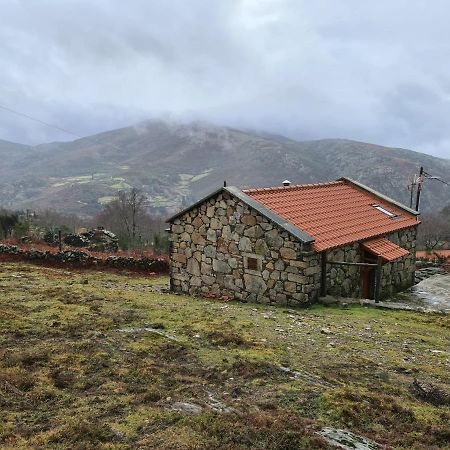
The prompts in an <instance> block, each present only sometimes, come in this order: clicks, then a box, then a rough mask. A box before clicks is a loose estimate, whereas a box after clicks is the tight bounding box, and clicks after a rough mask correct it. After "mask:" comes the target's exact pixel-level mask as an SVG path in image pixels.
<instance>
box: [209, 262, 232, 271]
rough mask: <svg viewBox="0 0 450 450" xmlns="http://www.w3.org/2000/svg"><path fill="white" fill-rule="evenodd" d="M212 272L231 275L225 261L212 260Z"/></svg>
mask: <svg viewBox="0 0 450 450" xmlns="http://www.w3.org/2000/svg"><path fill="white" fill-rule="evenodd" d="M213 270H214V271H215V272H219V273H231V267H230V266H229V265H228V263H227V262H225V261H219V260H218V259H213Z"/></svg>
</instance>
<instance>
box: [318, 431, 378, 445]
mask: <svg viewBox="0 0 450 450" xmlns="http://www.w3.org/2000/svg"><path fill="white" fill-rule="evenodd" d="M317 434H319V435H320V436H322V437H323V438H324V439H325V440H326V441H327V442H328V443H330V444H331V445H333V446H336V447H338V448H340V449H344V450H379V449H380V450H381V448H382V446H381V445H379V444H377V443H376V442H374V441H371V440H370V439H367V438H365V437H363V436H358V435H357V434H354V433H351V432H350V431H346V430H340V429H338V428H331V427H325V428H323V429H322V430H321V431H319V432H318V433H317Z"/></svg>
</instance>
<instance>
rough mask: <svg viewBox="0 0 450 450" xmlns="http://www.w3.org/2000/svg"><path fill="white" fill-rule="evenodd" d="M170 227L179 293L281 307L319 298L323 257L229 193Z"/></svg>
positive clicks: (174, 285)
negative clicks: (212, 295)
mask: <svg viewBox="0 0 450 450" xmlns="http://www.w3.org/2000/svg"><path fill="white" fill-rule="evenodd" d="M170 226H171V229H170V231H171V233H170V236H171V283H172V286H171V288H172V290H174V291H176V292H184V293H189V294H191V295H207V294H209V293H212V294H214V295H217V296H228V297H231V298H235V299H239V300H244V301H253V302H261V303H277V304H280V305H301V304H309V303H312V302H314V301H315V300H316V299H317V298H318V295H319V290H320V272H321V269H320V255H319V254H317V253H316V252H313V251H312V250H311V248H310V247H307V246H306V245H305V244H302V243H301V242H299V241H298V240H297V239H296V238H295V237H293V236H291V235H290V234H289V233H288V232H287V231H285V230H283V229H281V228H280V227H278V226H277V225H276V224H274V223H273V222H271V221H270V220H269V219H267V218H266V217H264V216H263V215H261V214H260V213H259V212H257V211H256V210H253V209H252V208H251V207H250V206H248V205H247V204H245V203H244V202H242V201H241V200H239V199H237V198H235V197H234V196H232V195H231V194H229V193H228V192H222V193H219V194H217V195H216V196H215V197H213V198H210V199H209V200H207V201H205V202H203V203H202V204H200V205H198V206H197V207H195V208H193V209H191V210H190V211H187V212H186V213H184V214H183V215H182V216H180V217H178V218H176V219H175V220H174V221H173V223H171V224H170ZM255 260H256V261H255ZM250 261H251V262H252V263H253V264H256V266H252V265H251V264H250Z"/></svg>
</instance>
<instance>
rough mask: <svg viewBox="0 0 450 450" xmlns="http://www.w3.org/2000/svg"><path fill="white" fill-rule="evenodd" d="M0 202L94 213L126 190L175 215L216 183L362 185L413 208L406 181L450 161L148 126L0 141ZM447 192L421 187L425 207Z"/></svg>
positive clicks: (188, 126) (198, 125) (340, 144)
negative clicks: (62, 138) (30, 142)
mask: <svg viewBox="0 0 450 450" xmlns="http://www.w3.org/2000/svg"><path fill="white" fill-rule="evenodd" d="M0 156H1V158H2V165H1V167H0V179H1V182H0V205H3V206H6V207H14V208H32V209H41V210H42V209H47V208H53V209H57V210H64V211H66V212H71V213H77V214H80V215H85V216H90V215H94V214H95V213H96V212H98V211H99V210H100V209H101V205H102V204H104V203H106V202H108V201H110V200H111V199H112V198H114V197H115V195H117V192H118V190H120V189H127V188H129V187H131V186H135V187H138V188H140V189H143V190H144V191H145V192H147V193H148V195H149V198H150V205H151V208H152V210H153V211H158V212H160V213H162V214H169V213H170V212H173V211H176V210H177V209H180V208H181V207H182V206H185V205H187V204H189V203H190V202H193V201H195V200H197V199H198V198H200V197H202V196H204V195H206V194H208V192H210V191H212V190H213V189H215V188H217V187H219V186H221V185H222V184H223V181H224V180H226V181H227V183H228V185H236V186H238V187H242V188H245V187H258V186H271V185H279V184H280V183H281V181H282V180H284V179H286V178H288V179H289V180H290V181H291V182H293V183H295V184H303V183H310V182H321V181H330V180H334V179H337V178H340V177H342V176H346V177H349V178H353V179H355V180H357V181H360V182H362V183H364V184H366V185H368V186H370V187H372V188H374V189H376V190H378V191H380V192H382V193H383V194H385V195H388V196H390V197H392V198H394V199H396V200H398V201H401V202H403V203H405V204H406V205H407V206H408V204H409V193H408V192H407V189H406V187H407V184H408V178H409V177H410V176H411V175H412V174H413V173H417V172H418V169H419V167H420V166H421V165H423V166H424V167H425V170H427V171H428V172H429V173H432V174H433V175H435V176H440V177H442V178H443V179H446V180H448V179H450V160H448V159H444V158H439V157H435V156H431V155H426V154H423V153H420V152H417V151H413V150H408V149H402V148H392V147H385V146H380V145H376V144H368V143H365V142H360V141H354V140H350V139H332V138H327V139H318V140H309V141H296V140H293V139H290V138H287V137H284V136H278V135H273V134H268V133H264V132H258V131H250V130H240V129H237V128H235V127H233V128H232V127H220V126H218V125H211V124H207V123H205V122H193V123H178V122H169V121H163V120H158V121H157V120H152V121H147V122H143V123H140V124H137V125H134V126H130V127H123V128H119V129H115V130H110V131H105V132H102V133H98V134H95V135H93V136H87V137H84V138H80V139H76V140H74V141H67V142H53V143H48V144H40V145H37V146H27V145H23V144H16V143H8V141H1V140H0ZM449 202H450V188H449V187H448V186H445V185H443V184H442V183H439V182H436V181H429V182H428V181H427V184H426V187H425V189H424V190H423V197H422V204H423V207H424V210H436V209H438V208H439V207H440V208H439V209H442V208H443V207H444V206H445V205H446V204H447V203H449Z"/></svg>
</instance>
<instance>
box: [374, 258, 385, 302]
mask: <svg viewBox="0 0 450 450" xmlns="http://www.w3.org/2000/svg"><path fill="white" fill-rule="evenodd" d="M382 272H383V258H382V257H381V256H379V257H378V260H377V273H376V276H375V295H374V297H375V303H379V302H380V292H381V275H382Z"/></svg>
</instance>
